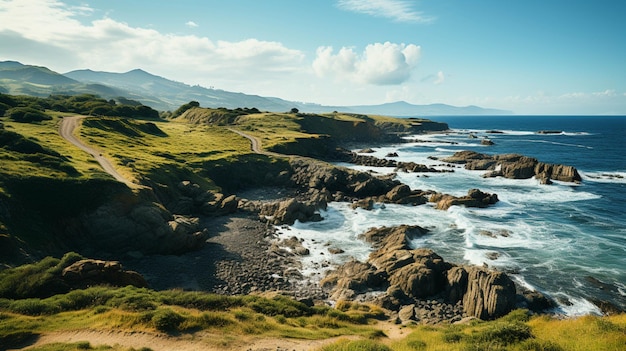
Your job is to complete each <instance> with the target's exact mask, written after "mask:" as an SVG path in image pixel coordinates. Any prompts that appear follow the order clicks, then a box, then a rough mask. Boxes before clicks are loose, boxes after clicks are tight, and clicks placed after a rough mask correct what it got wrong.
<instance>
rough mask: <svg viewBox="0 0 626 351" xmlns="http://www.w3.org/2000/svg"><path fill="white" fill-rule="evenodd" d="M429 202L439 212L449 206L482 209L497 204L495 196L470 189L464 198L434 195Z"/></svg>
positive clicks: (496, 196)
mask: <svg viewBox="0 0 626 351" xmlns="http://www.w3.org/2000/svg"><path fill="white" fill-rule="evenodd" d="M430 202H435V203H436V204H437V205H436V208H437V209H439V210H447V209H448V208H450V206H454V205H463V206H465V207H480V208H484V207H487V206H489V205H493V204H495V203H497V202H498V195H497V194H489V193H484V192H482V191H480V190H478V189H470V190H469V191H468V192H467V195H466V196H463V197H456V196H452V195H448V194H434V195H432V196H431V197H430Z"/></svg>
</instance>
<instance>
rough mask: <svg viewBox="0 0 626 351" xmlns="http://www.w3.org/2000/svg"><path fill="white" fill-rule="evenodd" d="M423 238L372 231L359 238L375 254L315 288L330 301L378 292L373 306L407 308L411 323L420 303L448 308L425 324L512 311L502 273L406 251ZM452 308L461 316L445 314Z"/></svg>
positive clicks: (410, 229)
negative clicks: (370, 245)
mask: <svg viewBox="0 0 626 351" xmlns="http://www.w3.org/2000/svg"><path fill="white" fill-rule="evenodd" d="M427 233H428V230H426V229H424V228H421V227H419V226H408V225H401V226H398V227H382V228H374V229H371V230H370V231H368V232H366V233H365V234H363V236H362V237H363V238H364V239H365V240H367V241H369V242H371V243H372V245H373V246H374V248H375V249H376V251H374V252H372V253H371V254H370V257H369V259H368V261H367V262H358V261H351V262H348V263H346V264H344V265H342V266H340V267H339V268H338V269H336V270H335V271H331V272H329V274H328V275H327V276H326V277H325V278H324V279H323V280H322V281H321V283H320V284H321V285H322V287H323V288H325V289H329V290H330V291H331V298H332V299H335V300H341V299H357V298H359V296H361V297H363V296H366V295H367V294H368V293H372V292H379V293H378V294H376V296H377V297H376V298H375V299H374V302H375V303H377V304H379V305H380V306H381V307H383V308H386V309H390V310H392V311H398V312H402V310H405V309H406V310H407V311H408V312H410V313H409V314H410V315H411V316H412V318H413V320H416V318H417V316H418V315H419V313H416V311H417V310H419V308H418V306H420V304H423V303H424V301H425V300H437V301H439V303H436V304H435V305H438V306H447V307H440V308H438V312H435V314H437V313H439V314H441V315H440V316H434V315H432V316H431V317H432V318H431V319H429V321H432V322H435V323H437V322H441V321H443V320H447V321H458V320H460V319H461V318H462V317H463V315H465V316H472V317H476V318H480V319H494V318H497V317H500V316H503V315H505V314H507V313H508V312H510V311H511V310H512V309H513V308H515V306H516V301H517V300H518V295H517V292H516V287H515V284H514V283H513V281H512V280H511V279H510V278H509V277H508V276H507V275H506V274H505V273H503V272H497V271H490V270H487V269H485V268H483V267H477V266H461V265H456V264H452V263H448V262H445V261H444V260H443V258H441V256H439V255H437V254H436V253H435V252H434V251H432V250H430V249H426V248H419V249H412V248H411V247H410V241H411V240H412V239H414V238H417V237H420V236H422V235H426V234H427ZM430 305H432V304H430ZM406 306H412V307H411V308H412V309H411V310H410V311H409V309H410V308H409V309H407V308H406ZM455 306H456V307H459V308H460V311H462V315H461V314H459V313H456V314H454V313H453V315H452V316H451V315H450V314H449V313H450V311H456V310H457V309H455ZM431 307H432V306H431ZM431 307H428V308H431ZM416 309H417V310H416ZM407 311H404V312H407ZM457 312H458V311H457ZM400 314H406V313H400ZM446 316H447V317H446ZM433 318H434V319H433Z"/></svg>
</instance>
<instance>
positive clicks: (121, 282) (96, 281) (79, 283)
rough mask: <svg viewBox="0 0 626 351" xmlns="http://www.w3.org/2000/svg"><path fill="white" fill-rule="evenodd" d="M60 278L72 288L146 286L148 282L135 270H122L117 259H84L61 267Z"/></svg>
mask: <svg viewBox="0 0 626 351" xmlns="http://www.w3.org/2000/svg"><path fill="white" fill-rule="evenodd" d="M61 277H62V279H63V280H64V281H65V282H66V283H67V284H68V285H69V286H71V287H72V288H74V289H84V288H87V287H89V286H94V285H103V284H104V285H113V286H127V285H132V286H136V287H140V288H144V287H148V283H147V282H146V280H145V279H144V278H143V276H141V274H139V273H137V272H135V271H128V270H124V269H123V267H122V265H121V264H120V263H119V262H117V261H102V260H94V259H84V260H80V261H78V262H74V263H73V264H71V265H70V266H68V267H66V268H65V269H63V272H62V273H61Z"/></svg>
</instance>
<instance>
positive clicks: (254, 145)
mask: <svg viewBox="0 0 626 351" xmlns="http://www.w3.org/2000/svg"><path fill="white" fill-rule="evenodd" d="M228 130H230V131H231V132H233V133H237V134H239V135H241V136H242V137H244V138H246V139H248V140H250V149H251V150H252V152H254V153H256V154H261V155H267V156H274V157H292V156H291V155H284V154H279V153H277V152H272V151H267V150H264V149H263V148H262V147H261V141H260V140H259V139H257V138H256V137H254V136H252V135H250V134H246V133H244V132H242V131H239V130H237V129H233V128H228Z"/></svg>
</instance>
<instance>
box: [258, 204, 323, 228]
mask: <svg viewBox="0 0 626 351" xmlns="http://www.w3.org/2000/svg"><path fill="white" fill-rule="evenodd" d="M317 210H318V206H316V204H313V203H310V202H301V201H298V200H296V199H293V198H292V199H288V200H284V201H280V202H271V203H266V204H263V205H262V207H261V211H260V213H259V215H260V216H261V220H262V221H266V222H269V223H272V224H275V225H281V224H289V225H291V224H294V223H295V221H300V222H317V221H321V220H322V217H321V216H320V214H319V213H318V212H316V211H317Z"/></svg>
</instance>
